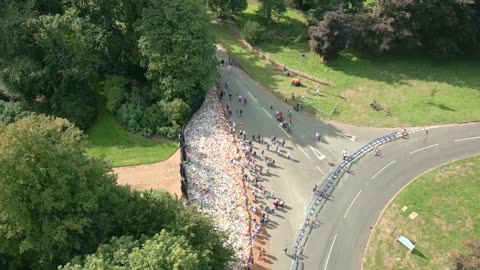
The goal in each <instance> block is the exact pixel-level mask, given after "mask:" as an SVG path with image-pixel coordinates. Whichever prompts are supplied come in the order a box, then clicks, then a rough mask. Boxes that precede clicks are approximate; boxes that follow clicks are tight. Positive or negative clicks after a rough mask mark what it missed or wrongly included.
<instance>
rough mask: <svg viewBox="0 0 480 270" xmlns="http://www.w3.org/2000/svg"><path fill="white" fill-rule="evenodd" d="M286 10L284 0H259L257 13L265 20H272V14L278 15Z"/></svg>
mask: <svg viewBox="0 0 480 270" xmlns="http://www.w3.org/2000/svg"><path fill="white" fill-rule="evenodd" d="M285 11H287V5H286V4H285V0H260V8H259V9H258V13H259V14H260V15H261V16H262V17H263V18H264V19H266V20H267V22H271V21H272V15H273V14H276V15H280V14H282V13H284V12H285Z"/></svg>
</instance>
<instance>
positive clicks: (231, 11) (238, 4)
mask: <svg viewBox="0 0 480 270" xmlns="http://www.w3.org/2000/svg"><path fill="white" fill-rule="evenodd" d="M207 5H208V8H209V9H210V10H211V11H212V12H213V13H215V14H216V15H217V16H218V17H220V18H226V17H228V16H231V15H237V14H239V13H240V12H242V11H244V10H245V9H247V7H248V1H247V0H207Z"/></svg>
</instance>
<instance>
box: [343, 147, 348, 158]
mask: <svg viewBox="0 0 480 270" xmlns="http://www.w3.org/2000/svg"><path fill="white" fill-rule="evenodd" d="M345 159H347V149H343V160H345Z"/></svg>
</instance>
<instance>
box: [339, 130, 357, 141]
mask: <svg viewBox="0 0 480 270" xmlns="http://www.w3.org/2000/svg"><path fill="white" fill-rule="evenodd" d="M335 133H337V134H338V135H340V136H342V137H344V138H345V139H347V140H350V141H352V142H354V141H355V139H356V138H357V137H356V136H353V135H350V134H345V133H340V132H336V131H335Z"/></svg>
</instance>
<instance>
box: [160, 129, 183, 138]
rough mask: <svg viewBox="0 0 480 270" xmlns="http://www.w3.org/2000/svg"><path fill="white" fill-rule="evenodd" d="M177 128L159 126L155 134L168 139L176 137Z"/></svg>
mask: <svg viewBox="0 0 480 270" xmlns="http://www.w3.org/2000/svg"><path fill="white" fill-rule="evenodd" d="M178 132H179V131H178V129H176V128H174V127H159V128H158V129H157V135H160V136H163V137H166V138H169V139H175V138H177V137H178Z"/></svg>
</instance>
